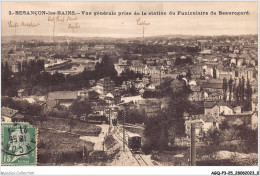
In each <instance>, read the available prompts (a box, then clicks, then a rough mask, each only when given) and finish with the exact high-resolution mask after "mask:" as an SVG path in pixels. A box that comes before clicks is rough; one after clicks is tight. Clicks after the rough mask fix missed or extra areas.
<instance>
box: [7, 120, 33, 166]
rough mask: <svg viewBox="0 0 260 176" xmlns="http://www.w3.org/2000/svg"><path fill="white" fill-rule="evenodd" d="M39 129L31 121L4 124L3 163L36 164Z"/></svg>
mask: <svg viewBox="0 0 260 176" xmlns="http://www.w3.org/2000/svg"><path fill="white" fill-rule="evenodd" d="M36 147H37V129H36V128H35V127H34V126H32V125H30V124H29V123H3V124H2V165H35V164H36V161H37V150H36V149H37V148H36Z"/></svg>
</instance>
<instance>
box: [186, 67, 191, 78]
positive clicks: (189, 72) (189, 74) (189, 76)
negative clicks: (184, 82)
mask: <svg viewBox="0 0 260 176" xmlns="http://www.w3.org/2000/svg"><path fill="white" fill-rule="evenodd" d="M186 76H187V78H188V79H189V80H190V79H191V70H190V68H189V69H188V72H187V75H186Z"/></svg>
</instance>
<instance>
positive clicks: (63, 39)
mask: <svg viewBox="0 0 260 176" xmlns="http://www.w3.org/2000/svg"><path fill="white" fill-rule="evenodd" d="M218 37H235V36H226V35H218V36H193V35H158V36H149V37H145V40H170V39H174V38H179V39H207V38H218ZM240 37H257V35H241V36H240ZM14 39H15V41H31V40H37V41H43V42H66V41H68V40H69V41H72V40H73V41H77V42H80V41H106V42H111V41H129V40H142V37H135V38H112V37H70V36H69V37H68V36H54V37H53V36H15V38H14V36H2V42H4V43H5V42H10V41H12V40H14Z"/></svg>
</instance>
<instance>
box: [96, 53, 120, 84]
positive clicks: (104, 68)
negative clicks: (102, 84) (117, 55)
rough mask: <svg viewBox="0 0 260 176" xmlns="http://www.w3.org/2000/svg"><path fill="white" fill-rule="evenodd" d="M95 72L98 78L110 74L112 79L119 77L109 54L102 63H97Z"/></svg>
mask: <svg viewBox="0 0 260 176" xmlns="http://www.w3.org/2000/svg"><path fill="white" fill-rule="evenodd" d="M95 73H96V79H97V80H98V79H101V78H104V77H108V76H109V77H110V78H111V79H112V80H114V81H115V79H116V77H117V71H116V69H115V67H114V64H113V62H112V60H111V59H110V58H109V57H108V55H104V57H103V58H102V61H101V63H97V64H96V66H95Z"/></svg>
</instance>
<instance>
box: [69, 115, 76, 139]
mask: <svg viewBox="0 0 260 176" xmlns="http://www.w3.org/2000/svg"><path fill="white" fill-rule="evenodd" d="M69 126H70V134H71V132H72V128H74V127H75V126H76V122H75V121H74V119H73V117H72V114H69Z"/></svg>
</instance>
